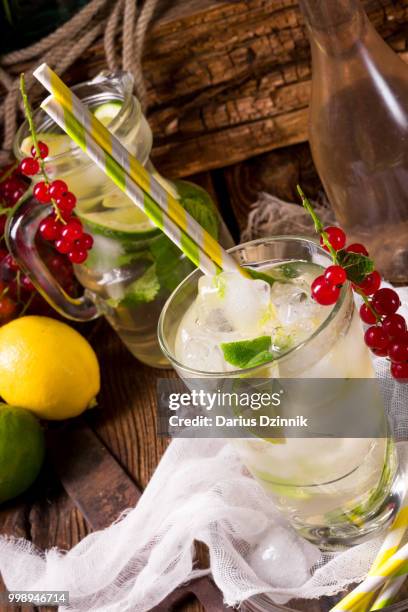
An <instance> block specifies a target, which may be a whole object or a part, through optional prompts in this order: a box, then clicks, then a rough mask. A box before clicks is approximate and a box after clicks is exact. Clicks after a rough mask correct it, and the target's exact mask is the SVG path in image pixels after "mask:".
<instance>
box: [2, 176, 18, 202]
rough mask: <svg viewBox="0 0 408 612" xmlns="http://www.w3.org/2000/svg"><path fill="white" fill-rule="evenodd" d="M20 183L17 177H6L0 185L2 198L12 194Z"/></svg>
mask: <svg viewBox="0 0 408 612" xmlns="http://www.w3.org/2000/svg"><path fill="white" fill-rule="evenodd" d="M21 184H22V183H21V181H19V180H18V179H17V178H13V177H9V178H7V179H6V180H5V181H3V182H2V183H1V185H0V195H1V196H2V197H3V198H7V196H10V195H12V194H13V193H14V192H15V191H16V189H19V188H20V187H21Z"/></svg>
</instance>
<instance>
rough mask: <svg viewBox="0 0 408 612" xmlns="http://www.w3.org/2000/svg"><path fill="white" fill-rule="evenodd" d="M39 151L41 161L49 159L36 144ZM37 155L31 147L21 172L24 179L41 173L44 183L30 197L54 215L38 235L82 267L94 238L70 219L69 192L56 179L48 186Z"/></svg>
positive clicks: (71, 196)
mask: <svg viewBox="0 0 408 612" xmlns="http://www.w3.org/2000/svg"><path fill="white" fill-rule="evenodd" d="M38 150H39V152H40V158H41V159H44V158H46V157H47V156H48V147H47V145H46V144H45V143H44V142H38ZM36 155H37V153H36V148H35V147H32V148H31V157H26V158H25V159H23V160H22V161H21V163H20V170H21V172H22V173H23V174H24V175H25V176H34V175H35V174H38V173H39V172H40V170H41V169H42V170H43V174H44V179H45V180H42V181H39V182H38V183H36V184H35V186H34V189H33V195H34V197H35V198H36V199H37V200H38V201H39V202H40V203H41V204H46V205H48V204H52V205H53V207H54V212H53V213H51V214H50V215H49V216H48V217H47V218H46V219H44V221H43V222H42V223H41V225H40V235H41V237H42V238H43V239H44V240H47V241H48V242H54V243H55V248H56V249H57V251H58V252H59V253H62V254H63V255H67V257H68V259H69V261H70V262H71V263H74V264H81V263H83V262H84V261H85V260H86V258H87V257H88V251H89V249H91V248H92V245H93V238H92V236H91V235H90V234H87V233H85V232H84V230H83V227H82V223H81V221H80V220H79V219H77V218H76V217H74V216H73V211H74V208H75V206H76V197H75V196H74V194H73V193H71V192H70V191H68V185H67V184H66V183H65V182H64V181H62V180H59V179H57V180H55V181H52V182H50V181H49V180H48V178H47V176H46V175H45V172H44V169H43V168H41V163H40V161H39V160H38V159H37V156H36Z"/></svg>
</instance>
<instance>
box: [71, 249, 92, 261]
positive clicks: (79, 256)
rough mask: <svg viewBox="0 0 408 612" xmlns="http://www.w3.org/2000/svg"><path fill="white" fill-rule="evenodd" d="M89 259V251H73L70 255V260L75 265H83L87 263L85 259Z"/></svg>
mask: <svg viewBox="0 0 408 612" xmlns="http://www.w3.org/2000/svg"><path fill="white" fill-rule="evenodd" d="M87 257H88V253H87V251H85V250H84V251H81V250H79V249H78V250H77V249H75V250H73V251H70V252H69V253H68V259H69V261H71V262H72V263H73V264H81V263H83V262H84V261H85V259H86V258H87Z"/></svg>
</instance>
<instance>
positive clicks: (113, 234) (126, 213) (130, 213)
mask: <svg viewBox="0 0 408 612" xmlns="http://www.w3.org/2000/svg"><path fill="white" fill-rule="evenodd" d="M78 216H79V217H80V219H81V220H82V221H83V222H84V223H85V224H86V225H87V226H88V228H89V229H90V231H91V232H92V233H95V234H99V235H102V236H106V237H108V238H118V239H120V238H135V239H138V238H147V237H151V236H154V235H155V234H156V233H158V231H159V230H158V229H157V228H156V227H155V226H154V225H153V224H152V223H151V221H150V219H148V218H147V217H146V215H145V214H144V213H143V211H141V210H139V209H138V208H136V206H134V205H131V206H128V207H126V208H113V207H112V208H110V207H107V208H105V209H103V210H101V211H98V212H90V213H81V211H80V210H79V211H78Z"/></svg>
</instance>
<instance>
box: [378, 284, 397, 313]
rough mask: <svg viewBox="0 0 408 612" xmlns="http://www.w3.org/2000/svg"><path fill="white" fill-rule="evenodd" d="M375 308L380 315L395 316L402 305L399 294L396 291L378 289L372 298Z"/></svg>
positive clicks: (384, 288) (386, 288)
mask: <svg viewBox="0 0 408 612" xmlns="http://www.w3.org/2000/svg"><path fill="white" fill-rule="evenodd" d="M372 304H373V308H374V310H375V311H376V312H378V314H380V315H389V314H394V312H396V311H397V310H398V308H399V307H400V305H401V302H400V299H399V297H398V293H397V292H396V291H394V289H389V288H388V287H383V288H382V289H378V291H376V292H375V293H374V295H373V298H372Z"/></svg>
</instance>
